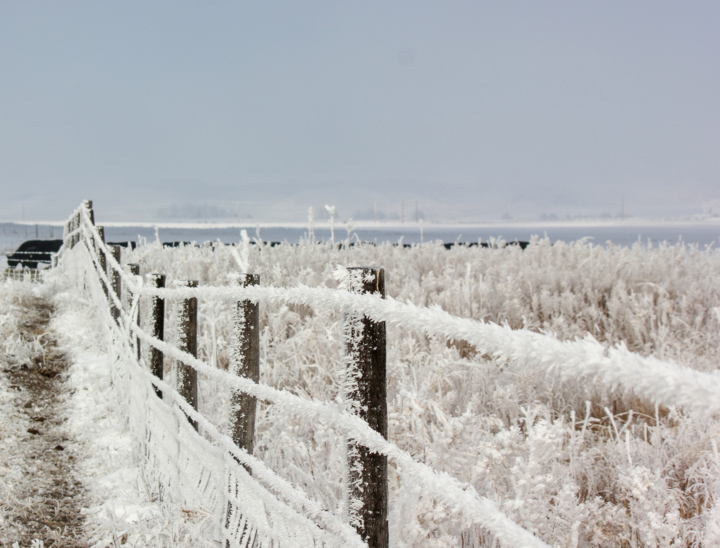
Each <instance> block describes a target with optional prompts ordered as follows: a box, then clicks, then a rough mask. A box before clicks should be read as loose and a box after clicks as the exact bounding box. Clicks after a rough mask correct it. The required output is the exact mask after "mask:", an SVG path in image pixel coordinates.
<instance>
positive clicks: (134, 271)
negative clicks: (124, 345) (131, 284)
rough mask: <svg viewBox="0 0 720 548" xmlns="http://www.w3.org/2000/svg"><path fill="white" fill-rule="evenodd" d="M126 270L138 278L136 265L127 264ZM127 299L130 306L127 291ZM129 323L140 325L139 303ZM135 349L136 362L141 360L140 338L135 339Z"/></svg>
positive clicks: (130, 296) (137, 266) (138, 267)
mask: <svg viewBox="0 0 720 548" xmlns="http://www.w3.org/2000/svg"><path fill="white" fill-rule="evenodd" d="M128 268H129V269H130V274H131V275H132V276H139V275H140V265H139V264H137V263H128ZM128 297H129V298H130V305H131V306H132V300H133V297H134V295H133V294H132V293H131V292H130V291H128ZM130 321H131V322H134V323H135V324H137V325H138V326H139V325H140V301H138V304H137V309H136V310H135V317H134V318H130ZM135 348H136V349H137V359H138V362H139V361H140V358H141V352H140V337H135Z"/></svg>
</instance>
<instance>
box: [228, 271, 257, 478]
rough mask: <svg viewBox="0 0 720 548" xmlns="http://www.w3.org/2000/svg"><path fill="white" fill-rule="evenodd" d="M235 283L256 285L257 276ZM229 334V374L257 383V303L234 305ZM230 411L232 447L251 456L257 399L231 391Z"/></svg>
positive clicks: (241, 276) (244, 276)
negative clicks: (231, 344) (231, 332)
mask: <svg viewBox="0 0 720 548" xmlns="http://www.w3.org/2000/svg"><path fill="white" fill-rule="evenodd" d="M236 283H237V284H238V285H241V286H242V287H247V286H250V285H259V284H260V276H259V275H257V274H241V275H240V276H239V278H238V279H237V282H236ZM233 332H234V336H235V343H234V347H233V354H232V358H231V361H230V368H231V373H233V374H234V375H237V376H239V377H247V378H248V379H250V380H251V381H254V382H258V381H259V380H260V313H259V306H258V304H257V303H254V302H252V301H248V300H245V301H239V302H238V303H237V310H236V312H235V318H234V326H233ZM231 409H232V411H231V416H230V432H231V436H232V439H233V441H234V442H235V445H237V446H238V447H239V448H241V449H244V450H245V451H247V452H248V453H250V454H251V455H252V453H253V449H254V447H255V412H256V409H257V398H255V397H254V396H250V395H249V394H245V393H244V392H241V391H239V390H238V391H234V392H233V394H232V400H231ZM248 472H249V470H248Z"/></svg>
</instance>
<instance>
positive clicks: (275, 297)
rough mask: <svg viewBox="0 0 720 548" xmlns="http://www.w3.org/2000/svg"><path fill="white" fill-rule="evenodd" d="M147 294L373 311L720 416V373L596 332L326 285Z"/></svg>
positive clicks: (523, 360)
mask: <svg viewBox="0 0 720 548" xmlns="http://www.w3.org/2000/svg"><path fill="white" fill-rule="evenodd" d="M142 294H144V295H157V296H159V297H171V296H172V297H184V298H188V297H191V296H197V297H200V296H203V297H212V298H218V299H228V300H240V299H248V300H251V301H256V302H258V301H270V302H285V303H295V304H306V305H309V306H312V307H315V308H328V307H333V308H335V309H336V310H340V311H344V312H351V311H352V312H356V313H360V314H364V315H366V316H367V317H368V318H370V319H372V320H374V321H378V322H380V321H384V322H387V323H388V324H390V325H394V326H396V327H400V328H403V329H407V330H409V331H416V332H418V333H423V334H425V335H428V336H438V337H442V338H445V339H448V340H453V339H455V340H465V341H467V342H469V343H470V344H472V345H473V346H475V347H476V348H477V349H479V350H481V351H482V352H483V353H487V354H492V355H494V356H496V357H498V358H501V359H507V360H513V361H515V362H517V363H519V364H521V365H524V366H525V367H528V368H533V369H538V368H544V369H546V370H547V371H548V372H550V371H552V370H557V371H559V372H560V373H561V375H562V376H563V377H564V378H577V377H588V378H592V379H595V380H600V381H602V382H604V383H606V384H608V385H610V386H611V387H622V388H625V389H628V390H633V391H634V392H635V394H637V395H638V396H642V397H645V398H647V399H649V400H651V401H652V402H654V403H656V404H659V405H664V406H668V407H671V406H677V407H684V408H685V409H686V410H688V411H690V412H692V413H694V414H697V415H698V416H699V417H710V416H713V415H716V414H720V399H718V398H717V397H716V395H717V394H718V393H720V375H718V374H716V373H704V372H702V371H697V370H695V369H691V368H689V367H685V366H681V365H677V364H674V363H669V362H665V361H662V360H659V359H657V358H653V357H647V358H646V357H643V356H640V355H638V354H635V353H633V352H630V351H629V350H628V349H627V348H626V347H625V346H624V345H620V346H618V347H612V348H607V347H605V346H603V345H602V344H600V343H599V342H598V341H597V340H595V339H594V338H593V337H591V336H588V337H586V338H584V339H579V340H574V341H560V340H558V339H557V338H556V337H554V336H552V335H548V334H542V333H534V332H532V331H528V330H513V329H511V328H510V327H509V326H507V325H504V326H503V325H497V324H491V323H484V322H480V321H476V320H469V319H465V318H457V317H455V316H452V315H451V314H448V313H447V312H445V311H444V310H442V309H440V308H438V307H431V308H424V307H419V306H416V305H414V304H411V303H401V302H398V301H395V300H394V299H392V298H391V297H386V298H385V299H381V298H380V297H378V296H375V295H353V294H351V293H346V292H343V291H336V290H333V289H326V288H311V287H305V286H299V287H294V288H288V289H283V288H276V287H247V288H225V287H201V288H197V289H193V290H187V289H185V290H173V291H171V290H167V289H154V288H144V289H143V290H142Z"/></svg>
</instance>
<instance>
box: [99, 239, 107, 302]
mask: <svg viewBox="0 0 720 548" xmlns="http://www.w3.org/2000/svg"><path fill="white" fill-rule="evenodd" d="M97 232H98V236H100V240H101V241H102V242H103V243H105V227H104V226H99V227H97ZM97 252H98V259H99V260H100V270H102V271H103V272H104V273H105V274H107V258H106V257H105V252H104V251H103V250H102V248H100V247H98V248H97ZM100 285H101V286H102V288H103V291H104V292H105V297H107V296H108V287H107V285H105V281H104V280H103V279H100Z"/></svg>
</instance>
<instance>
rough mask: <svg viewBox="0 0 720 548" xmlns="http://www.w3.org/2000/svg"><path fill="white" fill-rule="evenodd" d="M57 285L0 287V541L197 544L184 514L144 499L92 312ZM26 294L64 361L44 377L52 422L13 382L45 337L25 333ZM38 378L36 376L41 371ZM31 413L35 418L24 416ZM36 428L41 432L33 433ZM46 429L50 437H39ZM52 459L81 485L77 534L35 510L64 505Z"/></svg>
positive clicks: (39, 353)
mask: <svg viewBox="0 0 720 548" xmlns="http://www.w3.org/2000/svg"><path fill="white" fill-rule="evenodd" d="M58 281H59V280H54V281H51V283H48V284H45V285H39V284H32V283H30V282H17V281H8V282H3V283H1V284H0V301H1V304H2V305H3V306H2V312H1V313H0V339H2V341H3V342H2V352H1V353H0V361H2V369H0V546H2V547H5V546H7V547H8V548H9V547H11V546H12V547H13V548H25V547H26V546H28V547H30V546H31V547H32V548H42V547H45V548H50V547H55V546H58V547H60V546H63V547H64V546H73V547H74V546H92V547H94V548H104V547H113V548H115V547H120V546H133V547H136V546H137V547H142V546H148V547H150V546H152V547H159V546H160V547H161V546H179V547H183V546H195V545H197V544H196V543H194V541H193V540H192V538H193V536H194V535H195V528H194V526H193V521H192V519H191V518H192V516H188V515H187V513H185V512H183V508H181V507H178V506H176V505H173V504H171V503H168V502H162V501H159V500H156V499H153V498H152V497H151V496H149V495H148V493H149V492H151V491H152V489H150V488H149V487H148V486H147V485H146V483H145V481H144V478H143V474H142V472H141V469H140V468H139V467H138V466H137V463H136V462H135V460H134V458H133V441H132V438H131V435H130V432H128V431H127V429H126V428H125V427H124V421H123V410H122V407H120V406H119V405H118V402H117V401H116V399H115V397H114V393H113V390H112V386H111V377H110V368H111V361H110V358H109V356H108V355H107V354H106V353H105V351H104V349H103V347H102V340H103V338H102V335H101V333H100V332H99V330H98V329H97V328H96V324H95V323H94V314H93V313H92V311H90V310H89V309H88V303H87V302H85V301H84V300H83V299H82V298H80V297H79V296H78V295H77V294H74V293H72V292H67V291H62V290H61V291H58V287H59V286H58V284H57V283H56V282H58ZM30 299H41V300H43V302H47V301H45V300H44V299H48V300H49V301H50V302H51V303H52V304H54V306H55V311H54V314H53V316H52V319H51V321H50V329H51V330H52V331H53V332H54V335H55V336H56V337H57V340H58V345H57V349H56V352H57V354H58V355H64V356H65V357H66V358H67V359H68V361H69V362H70V367H69V368H68V370H67V371H66V372H64V373H62V374H61V375H58V376H57V380H56V379H50V380H49V381H48V382H50V381H54V382H57V383H58V385H59V386H60V388H59V389H58V390H59V394H57V398H56V399H57V400H58V401H57V409H58V414H57V420H55V421H51V420H50V418H49V412H50V411H49V406H48V405H45V402H43V401H39V400H38V398H37V396H36V395H35V394H30V393H29V392H28V391H27V390H26V389H25V387H24V386H21V385H19V384H18V383H17V381H16V380H15V378H16V377H17V376H18V375H21V374H23V375H26V376H29V377H33V373H35V372H36V371H34V366H33V363H35V362H39V361H40V360H41V359H44V357H45V352H46V350H47V348H46V347H45V346H43V345H42V344H40V343H42V341H43V339H47V338H48V337H47V336H46V337H42V336H41V337H39V339H40V343H38V344H32V343H33V338H32V336H29V335H28V333H27V331H28V326H27V322H26V321H24V314H25V312H26V308H29V304H28V303H29V300H30ZM30 335H33V334H32V333H31V334H30ZM28 339H30V342H28ZM37 339H38V337H37V336H35V338H34V340H35V341H37ZM38 378H42V379H44V377H42V375H40V376H39V377H38ZM60 379H62V381H63V382H61V380H60ZM28 398H30V399H33V398H34V399H35V400H37V401H27V400H28ZM35 415H38V417H35V419H33V417H34V416H35ZM39 415H46V416H47V417H48V418H47V420H46V417H40V416H39ZM35 420H42V422H35ZM50 422H56V423H57V425H50V424H49V423H50ZM45 429H47V430H48V432H47V433H46V432H44V431H43V432H39V433H38V431H39V430H45ZM46 434H47V435H48V436H54V437H50V438H47V436H46ZM44 438H47V439H45V440H44V441H45V442H46V443H45V445H47V443H53V444H55V446H54V447H52V448H48V447H44V446H42V443H43V439H44ZM58 439H59V440H61V443H62V449H59V444H57V440H58ZM53 450H54V451H55V454H53V453H52V451H53ZM48 452H50V453H51V454H50V455H49V456H50V457H52V458H51V459H48V458H47V457H48V455H47V453H48ZM56 455H61V456H63V457H65V458H67V459H71V461H70V462H72V463H74V466H72V467H69V468H68V467H67V466H64V467H63V466H60V467H61V468H66V471H67V472H69V473H70V476H69V479H68V480H63V481H64V482H65V483H67V482H68V481H69V482H70V483H72V484H73V485H75V486H76V487H77V488H79V489H80V491H79V492H77V493H75V494H72V496H71V498H72V499H73V501H74V502H75V503H76V504H77V508H76V514H77V515H76V516H74V518H76V519H77V521H80V520H84V532H83V531H81V532H80V535H81V536H84V537H85V538H84V539H78V540H75V539H74V538H73V539H70V537H69V533H68V529H67V528H65V532H64V533H63V529H62V528H60V529H58V527H54V525H57V521H59V519H58V518H56V517H53V516H51V515H49V512H50V511H51V510H52V508H51V509H50V511H49V510H48V509H47V508H46V507H44V506H43V504H45V506H47V505H50V506H51V507H57V506H59V505H62V504H63V503H62V501H61V500H60V499H59V498H58V497H60V496H62V495H63V493H60V494H58V492H57V489H58V488H63V487H64V484H61V481H60V480H59V479H58V476H57V474H56V472H55V469H57V468H58V462H57V456H56ZM58 486H59V487H58ZM52 488H55V489H56V491H55V492H53V491H52ZM64 494H65V495H67V493H64ZM42 495H44V497H43V496H42ZM71 517H73V516H71ZM73 536H74V535H73ZM71 540H72V542H71Z"/></svg>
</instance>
